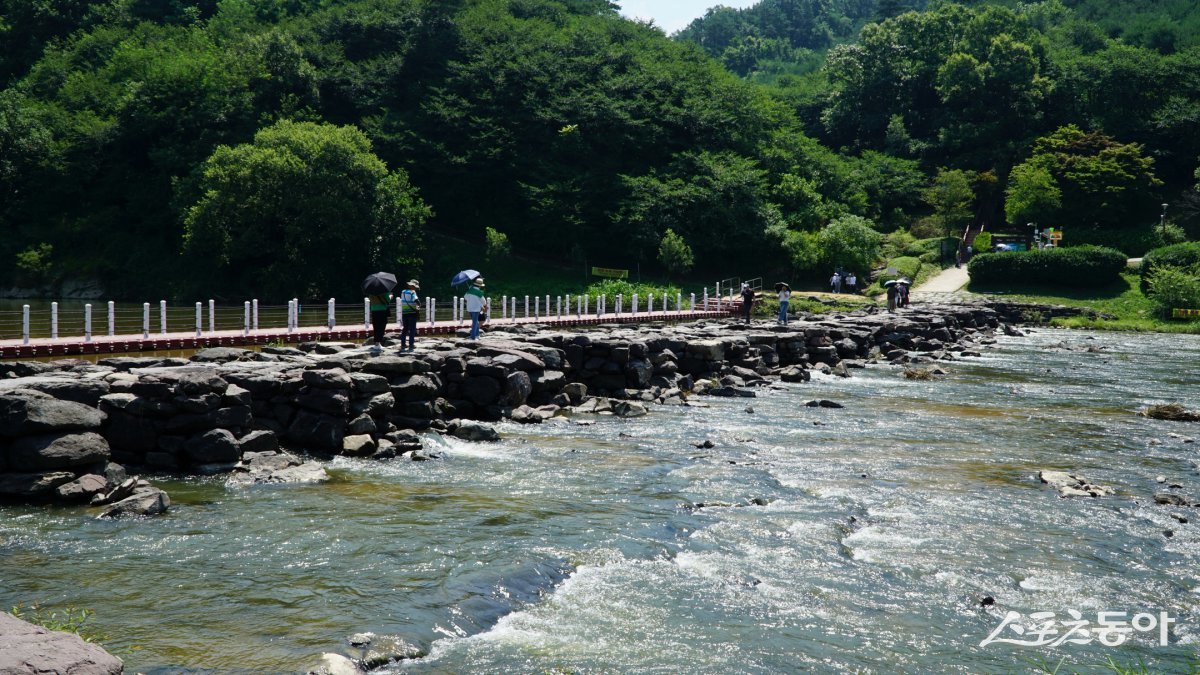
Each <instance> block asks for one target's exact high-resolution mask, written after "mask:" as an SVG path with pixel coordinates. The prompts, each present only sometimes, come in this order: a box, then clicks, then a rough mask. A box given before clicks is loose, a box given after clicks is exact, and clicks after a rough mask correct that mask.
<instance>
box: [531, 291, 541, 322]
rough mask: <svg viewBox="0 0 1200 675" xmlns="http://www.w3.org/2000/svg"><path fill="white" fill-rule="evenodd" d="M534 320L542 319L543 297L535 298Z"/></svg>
mask: <svg viewBox="0 0 1200 675" xmlns="http://www.w3.org/2000/svg"><path fill="white" fill-rule="evenodd" d="M533 318H535V319H541V318H542V296H540V295H537V296H534V298H533Z"/></svg>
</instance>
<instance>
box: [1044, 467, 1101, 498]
mask: <svg viewBox="0 0 1200 675" xmlns="http://www.w3.org/2000/svg"><path fill="white" fill-rule="evenodd" d="M1038 479H1040V480H1041V481H1042V482H1043V483H1046V484H1047V485H1049V486H1051V487H1053V488H1055V489H1057V490H1058V494H1059V495H1061V496H1063V497H1102V496H1105V495H1111V494H1115V493H1116V491H1115V490H1113V489H1112V488H1110V487H1108V486H1105V485H1093V484H1092V483H1089V482H1087V481H1086V480H1085V479H1084V478H1083V477H1081V476H1076V475H1075V474H1072V473H1068V472H1066V471H1039V472H1038Z"/></svg>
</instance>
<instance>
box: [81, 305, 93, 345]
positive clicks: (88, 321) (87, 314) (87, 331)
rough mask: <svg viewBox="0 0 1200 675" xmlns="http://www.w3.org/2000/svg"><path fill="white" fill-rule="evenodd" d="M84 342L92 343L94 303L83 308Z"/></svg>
mask: <svg viewBox="0 0 1200 675" xmlns="http://www.w3.org/2000/svg"><path fill="white" fill-rule="evenodd" d="M83 341H84V342H91V341H92V303H90V302H89V303H87V304H85V305H84V306H83Z"/></svg>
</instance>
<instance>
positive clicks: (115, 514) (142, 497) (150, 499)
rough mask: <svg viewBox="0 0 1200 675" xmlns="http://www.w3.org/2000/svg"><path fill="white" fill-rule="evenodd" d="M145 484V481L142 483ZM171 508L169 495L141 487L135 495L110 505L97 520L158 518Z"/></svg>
mask: <svg viewBox="0 0 1200 675" xmlns="http://www.w3.org/2000/svg"><path fill="white" fill-rule="evenodd" d="M142 482H144V481H142ZM170 507H171V498H170V497H168V496H167V493H165V492H163V491H162V490H160V489H158V488H156V487H150V486H149V485H139V486H138V488H137V489H136V490H134V493H133V494H132V495H130V496H128V497H126V498H125V499H122V500H121V501H119V502H116V503H115V504H110V505H109V506H108V507H107V508H105V509H104V511H103V512H102V513H101V514H100V515H99V516H96V517H97V518H126V517H136V516H156V515H158V514H160V513H165V512H166V510H167V509H168V508H170Z"/></svg>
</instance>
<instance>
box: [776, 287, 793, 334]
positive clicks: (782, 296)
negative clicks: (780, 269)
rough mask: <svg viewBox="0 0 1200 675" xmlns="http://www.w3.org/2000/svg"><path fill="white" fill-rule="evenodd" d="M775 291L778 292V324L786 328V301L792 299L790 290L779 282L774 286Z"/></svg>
mask: <svg viewBox="0 0 1200 675" xmlns="http://www.w3.org/2000/svg"><path fill="white" fill-rule="evenodd" d="M775 290H776V291H779V323H780V324H781V325H784V326H786V325H787V322H788V301H790V300H791V299H792V289H791V288H790V287H789V286H788V285H787V284H785V283H783V282H779V283H777V284H775Z"/></svg>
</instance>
